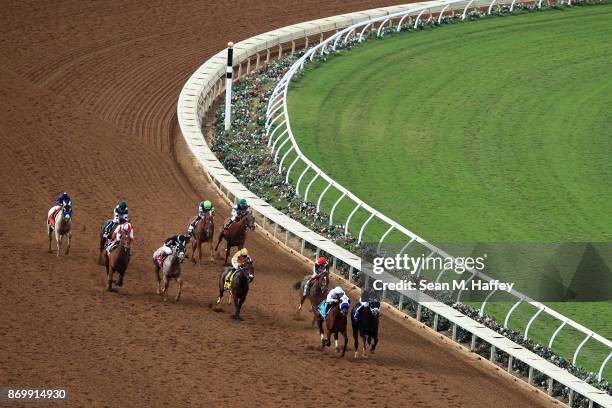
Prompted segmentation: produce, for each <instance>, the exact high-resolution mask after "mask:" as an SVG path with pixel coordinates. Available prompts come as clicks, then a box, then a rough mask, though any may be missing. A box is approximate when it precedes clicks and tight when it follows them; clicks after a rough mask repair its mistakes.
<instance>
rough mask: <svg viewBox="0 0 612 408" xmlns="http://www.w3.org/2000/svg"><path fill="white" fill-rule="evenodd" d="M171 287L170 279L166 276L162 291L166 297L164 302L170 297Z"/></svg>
mask: <svg viewBox="0 0 612 408" xmlns="http://www.w3.org/2000/svg"><path fill="white" fill-rule="evenodd" d="M169 285H170V279H168V277H167V276H166V275H164V288H163V289H162V294H163V295H164V302H165V301H166V300H167V297H168V286H169Z"/></svg>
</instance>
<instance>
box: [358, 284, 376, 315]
mask: <svg viewBox="0 0 612 408" xmlns="http://www.w3.org/2000/svg"><path fill="white" fill-rule="evenodd" d="M370 302H380V300H379V299H378V298H377V297H376V293H375V292H372V291H370V290H364V291H363V292H361V297H360V298H359V305H357V307H356V308H355V311H354V314H355V316H358V315H359V311H360V310H361V309H362V308H363V307H368V306H369V305H370Z"/></svg>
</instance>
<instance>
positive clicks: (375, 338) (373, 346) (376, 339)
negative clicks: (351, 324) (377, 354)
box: [370, 336, 378, 354]
mask: <svg viewBox="0 0 612 408" xmlns="http://www.w3.org/2000/svg"><path fill="white" fill-rule="evenodd" d="M372 339H373V340H374V341H373V342H372V346H371V347H370V353H371V354H374V350H376V345H377V344H378V336H375V337H372Z"/></svg>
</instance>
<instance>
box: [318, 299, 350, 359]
mask: <svg viewBox="0 0 612 408" xmlns="http://www.w3.org/2000/svg"><path fill="white" fill-rule="evenodd" d="M349 303H350V302H349V300H348V297H347V298H344V300H343V301H342V302H337V303H336V304H334V306H333V307H332V308H331V310H330V311H329V312H327V318H326V319H325V320H323V316H322V315H321V312H320V311H319V310H318V309H317V312H316V313H315V318H316V320H317V324H318V325H319V334H320V335H321V349H324V348H325V347H329V346H330V345H331V341H330V338H331V335H332V334H333V335H334V341H335V343H336V353H339V352H340V350H339V349H338V333H341V334H342V337H344V347H343V348H342V353H340V357H344V354H345V353H346V347H347V345H348V334H347V332H346V324H347V321H348V319H347V314H348V310H349V306H350V304H349ZM323 327H325V330H324V329H323Z"/></svg>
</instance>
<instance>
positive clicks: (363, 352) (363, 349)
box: [361, 336, 368, 358]
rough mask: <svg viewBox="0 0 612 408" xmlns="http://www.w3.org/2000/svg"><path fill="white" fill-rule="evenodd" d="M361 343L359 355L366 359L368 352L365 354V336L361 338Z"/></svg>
mask: <svg viewBox="0 0 612 408" xmlns="http://www.w3.org/2000/svg"><path fill="white" fill-rule="evenodd" d="M361 341H362V343H363V347H362V350H361V355H362V356H363V358H368V352H367V347H366V346H367V344H366V343H367V340H366V336H361Z"/></svg>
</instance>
